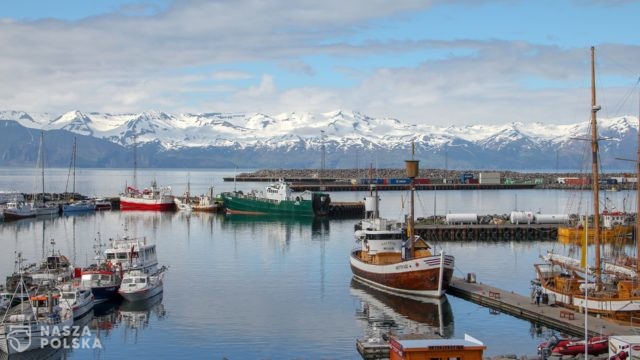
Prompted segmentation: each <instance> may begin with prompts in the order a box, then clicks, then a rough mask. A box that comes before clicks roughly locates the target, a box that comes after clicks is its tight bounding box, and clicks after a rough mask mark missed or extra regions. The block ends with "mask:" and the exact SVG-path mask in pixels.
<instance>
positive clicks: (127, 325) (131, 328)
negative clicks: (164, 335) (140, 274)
mask: <svg viewBox="0 0 640 360" xmlns="http://www.w3.org/2000/svg"><path fill="white" fill-rule="evenodd" d="M152 315H155V317H156V318H157V319H162V318H164V316H165V315H166V311H165V309H164V305H162V293H160V294H158V295H156V296H154V297H152V298H149V299H146V300H143V301H135V302H129V301H123V302H122V303H121V304H120V308H119V309H118V313H117V317H116V321H117V322H119V323H121V324H122V325H123V326H124V338H125V342H126V340H127V339H128V338H129V335H130V334H129V332H132V336H133V342H134V343H137V341H138V335H139V331H142V330H143V329H146V328H147V327H148V326H149V320H150V319H151V316H152Z"/></svg>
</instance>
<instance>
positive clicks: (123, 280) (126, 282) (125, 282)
mask: <svg viewBox="0 0 640 360" xmlns="http://www.w3.org/2000/svg"><path fill="white" fill-rule="evenodd" d="M132 282H133V279H131V278H126V279H122V283H123V284H131V283H132Z"/></svg>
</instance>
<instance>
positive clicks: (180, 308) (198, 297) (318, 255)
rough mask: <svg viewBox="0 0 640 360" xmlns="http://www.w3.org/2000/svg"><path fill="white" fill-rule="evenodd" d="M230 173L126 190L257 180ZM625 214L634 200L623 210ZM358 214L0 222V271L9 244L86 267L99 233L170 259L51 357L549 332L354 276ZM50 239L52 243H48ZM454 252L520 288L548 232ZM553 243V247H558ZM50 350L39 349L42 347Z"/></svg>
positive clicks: (561, 196)
mask: <svg viewBox="0 0 640 360" xmlns="http://www.w3.org/2000/svg"><path fill="white" fill-rule="evenodd" d="M223 176H233V170H228V171H201V170H191V171H186V170H158V169H156V170H139V171H138V173H137V178H136V182H137V185H138V187H140V188H142V187H144V186H145V185H146V186H148V185H149V183H150V182H151V180H153V179H156V180H157V181H158V184H159V185H170V186H171V187H172V188H173V193H174V195H182V193H183V192H184V191H185V190H186V188H187V179H189V182H190V187H191V193H192V194H201V193H206V191H207V188H208V187H209V186H211V185H213V186H215V190H214V192H215V193H218V192H221V191H228V190H233V189H234V188H237V189H238V190H244V191H247V190H250V189H262V188H264V186H265V185H266V184H265V183H237V184H234V183H229V182H227V183H223V182H222V177H223ZM34 178H35V170H33V169H3V170H2V172H1V175H0V190H18V191H22V192H34V186H35V182H34ZM66 178H67V170H66V169H53V170H50V171H49V170H48V171H47V179H46V188H47V191H49V192H63V191H64V189H65V182H66ZM125 184H129V185H133V177H132V173H131V171H130V170H117V169H115V170H114V169H108V170H102V169H81V170H79V171H77V173H76V189H77V191H78V192H79V193H82V194H86V195H90V196H116V195H117V194H118V193H119V192H120V191H121V190H122V189H124V187H125ZM365 195H366V194H365V193H364V192H344V193H331V197H332V200H334V201H359V200H362V199H363V197H364V196H365ZM588 196H589V195H588V194H587V193H581V192H573V191H561V190H518V191H511V190H483V191H478V190H459V191H435V192H433V191H431V192H428V191H424V192H419V193H418V196H417V203H416V216H418V217H428V216H431V215H433V214H434V212H435V213H436V214H438V215H444V214H446V213H478V214H480V215H484V214H508V213H509V212H510V211H512V210H515V209H518V210H527V211H535V212H538V211H539V212H541V213H567V212H570V211H573V212H575V211H576V210H575V209H573V210H570V209H567V204H570V203H574V204H577V203H578V202H579V201H580V200H579V198H581V197H585V198H586V197H588ZM604 196H606V197H608V198H609V200H610V202H611V204H612V205H610V206H611V207H617V208H618V209H622V208H623V207H624V206H627V205H628V204H632V203H634V202H635V192H631V193H627V192H617V193H611V194H605V195H604ZM380 197H381V199H382V201H381V212H382V214H381V215H382V216H384V217H388V218H395V219H400V218H402V214H403V212H406V211H404V210H403V207H406V208H408V201H407V199H408V192H402V191H394V192H381V193H380ZM632 211H635V210H632ZM356 221H357V220H355V219H352V220H326V219H291V218H277V217H260V216H225V215H219V214H208V213H191V214H188V213H182V212H175V213H172V212H164V213H161V212H138V211H106V212H97V213H88V214H79V215H73V216H56V217H52V218H36V219H27V220H21V221H16V222H7V223H0V248H1V249H2V250H0V275H2V276H3V278H4V276H6V275H9V274H10V273H11V272H12V271H13V269H14V260H15V258H16V255H15V254H16V252H21V253H22V254H23V257H24V258H26V259H27V261H28V262H36V261H39V260H40V259H41V258H42V257H43V254H44V252H46V251H48V250H50V249H51V247H52V246H55V249H57V250H60V251H61V252H62V253H63V254H67V255H68V257H69V258H70V260H71V261H72V263H74V264H77V265H78V266H85V265H88V264H90V263H91V262H92V261H93V260H92V259H93V257H94V251H95V245H96V244H97V242H98V241H97V240H98V239H100V241H101V242H102V243H107V242H108V239H109V238H115V237H118V236H123V235H129V236H136V237H141V236H144V237H146V238H147V241H149V242H152V243H155V244H156V245H157V254H158V259H159V262H160V265H166V266H168V267H169V270H168V272H167V273H166V276H165V278H164V293H163V295H162V296H161V297H158V298H156V299H153V301H151V302H149V303H146V304H142V305H136V306H131V305H130V304H126V303H122V304H106V305H103V306H101V307H100V308H98V309H96V310H95V311H94V314H93V315H92V318H89V319H86V323H87V324H88V326H89V328H90V329H91V333H92V334H91V336H92V337H94V338H98V339H99V340H100V344H101V347H100V348H72V349H63V350H59V351H57V352H55V353H54V354H53V355H51V356H53V358H67V359H89V358H99V359H119V358H123V357H124V358H136V357H137V358H159V359H164V358H185V357H190V358H209V359H211V358H213V359H222V358H228V359H240V358H242V359H247V358H272V359H291V358H297V359H318V358H324V359H359V358H360V356H359V354H358V353H357V351H356V346H355V341H356V339H358V338H369V337H376V336H379V335H380V334H381V332H384V331H394V332H405V333H411V332H413V333H427V332H431V333H439V334H442V335H444V336H445V337H455V338H462V337H464V335H465V334H469V335H471V336H474V337H476V338H478V339H480V340H481V341H483V342H484V343H485V344H486V345H487V350H486V352H485V355H487V356H492V355H498V354H518V355H525V354H526V355H532V354H535V351H536V350H535V347H536V345H537V344H538V343H539V342H541V341H544V340H545V338H546V337H547V336H548V335H549V330H548V329H544V328H541V327H539V326H536V325H534V324H532V323H530V322H528V321H525V320H520V319H517V318H514V317H511V316H508V315H504V314H500V313H496V312H493V311H490V310H489V309H487V308H483V307H480V306H478V305H476V304H473V303H469V302H466V301H464V300H461V299H458V298H455V297H452V296H447V297H446V298H445V299H443V300H442V301H433V300H415V299H406V298H403V297H399V296H396V295H392V294H388V293H385V292H381V291H378V290H373V289H371V288H369V287H367V286H365V285H362V284H360V283H357V282H354V281H352V275H351V270H350V268H349V259H348V257H349V253H350V250H351V249H352V247H353V246H354V238H353V229H354V227H353V226H354V224H355V222H356ZM52 240H53V243H52ZM432 245H434V247H435V249H436V251H440V250H443V251H445V252H447V253H450V254H453V255H454V256H455V258H456V260H455V261H456V272H455V276H458V277H465V276H466V274H468V273H475V275H476V278H477V281H478V282H483V283H487V284H491V285H493V286H497V287H500V288H502V289H505V290H506V291H513V292H516V293H520V294H523V295H528V294H529V291H530V280H531V279H532V278H533V277H534V271H533V266H532V265H533V264H534V263H535V262H538V261H540V260H539V256H540V255H541V254H544V253H546V251H547V250H552V249H555V250H558V249H559V248H563V247H567V246H568V245H562V244H559V243H556V242H531V241H529V242H527V241H520V242H517V241H502V242H476V241H472V242H464V243H463V242H442V243H436V244H432ZM561 250H562V249H561ZM48 356H49V355H48Z"/></svg>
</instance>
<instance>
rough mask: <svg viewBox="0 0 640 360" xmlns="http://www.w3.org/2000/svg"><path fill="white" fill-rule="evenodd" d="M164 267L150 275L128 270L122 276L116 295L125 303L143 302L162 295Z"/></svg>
mask: <svg viewBox="0 0 640 360" xmlns="http://www.w3.org/2000/svg"><path fill="white" fill-rule="evenodd" d="M166 270H167V269H166V267H164V266H163V267H162V268H160V269H159V270H158V271H157V272H156V273H154V274H152V275H150V274H148V273H145V272H144V271H142V270H139V269H134V270H130V271H129V272H127V273H126V274H125V275H124V278H123V279H122V285H121V286H120V290H118V294H120V296H122V297H123V298H124V299H125V300H127V301H143V300H147V299H150V298H152V297H154V296H156V295H158V294H160V293H162V289H163V285H162V280H163V277H164V273H165V271H166Z"/></svg>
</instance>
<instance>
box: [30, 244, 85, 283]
mask: <svg viewBox="0 0 640 360" xmlns="http://www.w3.org/2000/svg"><path fill="white" fill-rule="evenodd" d="M50 244H51V251H50V252H49V254H47V256H46V257H45V258H44V259H43V260H42V261H41V262H40V263H39V264H35V265H34V266H31V267H29V268H27V269H26V273H27V274H28V275H29V277H30V278H31V279H32V281H33V282H34V283H35V284H38V285H40V286H50V287H53V286H55V285H57V284H61V283H64V282H68V281H70V280H71V278H72V277H73V275H74V268H73V265H72V264H71V262H70V261H69V258H68V257H66V256H65V255H62V254H61V253H60V251H56V250H55V241H54V240H53V239H52V240H51V242H50Z"/></svg>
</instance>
